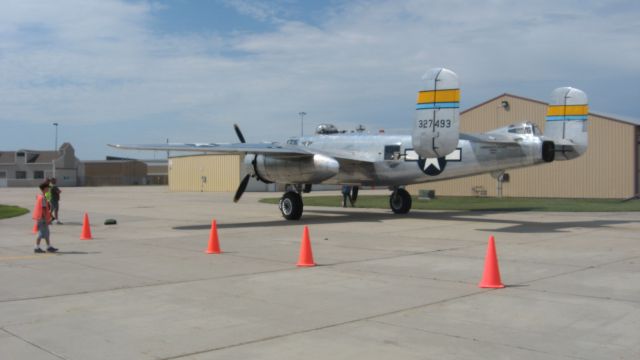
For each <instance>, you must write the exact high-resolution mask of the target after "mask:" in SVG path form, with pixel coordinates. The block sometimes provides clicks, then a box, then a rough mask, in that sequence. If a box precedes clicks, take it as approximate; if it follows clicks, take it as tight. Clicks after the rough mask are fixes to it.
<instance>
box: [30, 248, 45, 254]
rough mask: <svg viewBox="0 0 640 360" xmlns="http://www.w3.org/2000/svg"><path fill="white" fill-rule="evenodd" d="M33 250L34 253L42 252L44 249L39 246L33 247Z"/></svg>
mask: <svg viewBox="0 0 640 360" xmlns="http://www.w3.org/2000/svg"><path fill="white" fill-rule="evenodd" d="M33 252H34V253H36V254H42V253H44V250H42V249H40V248H35V249H33Z"/></svg>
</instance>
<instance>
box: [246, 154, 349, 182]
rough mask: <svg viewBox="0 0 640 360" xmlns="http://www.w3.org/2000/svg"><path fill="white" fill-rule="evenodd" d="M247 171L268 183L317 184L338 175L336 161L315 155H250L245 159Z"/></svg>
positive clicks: (338, 166)
mask: <svg viewBox="0 0 640 360" xmlns="http://www.w3.org/2000/svg"><path fill="white" fill-rule="evenodd" d="M244 166H245V168H246V169H247V171H248V172H249V173H251V174H254V175H255V176H256V177H257V178H258V179H259V180H261V181H263V182H266V183H272V182H275V183H282V184H303V183H304V184H315V183H319V182H322V181H324V180H327V179H329V178H332V177H334V176H336V175H337V174H338V171H339V170H340V164H339V163H338V161H336V159H334V158H331V157H328V156H324V155H320V154H315V155H313V156H303V157H282V156H277V155H263V154H258V155H256V154H248V155H247V156H245V158H244Z"/></svg>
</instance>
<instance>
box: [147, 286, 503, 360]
mask: <svg viewBox="0 0 640 360" xmlns="http://www.w3.org/2000/svg"><path fill="white" fill-rule="evenodd" d="M491 291H492V290H481V291H474V292H472V293H468V294H464V295H460V296H455V297H451V298H447V299H442V300H438V301H434V302H430V303H426V304H420V305H415V306H410V307H407V308H402V309H396V310H392V311H387V312H384V313H379V314H374V315H369V316H364V317H361V318H357V319H351V320H347V321H342V322H337V323H333V324H327V325H323V326H317V327H314V328H310V329H304V330H298V331H292V332H288V333H284V334H278V335H273V336H267V337H263V338H259V339H253V340H247V341H242V342H238V343H235V344H229V345H224V346H219V347H215V348H211V349H205V350H200V351H194V352H190V353H184V354H180V355H175V356H170V357H166V358H161V359H160V360H176V359H182V358H185V357H189V356H195V355H201V354H206V353H210V352H214V351H220V350H226V349H231V348H235V347H239V346H245V345H251V344H257V343H262V342H266V341H271V340H276V339H281V338H286V337H289V336H295V335H300V334H306V333H311V332H314V331H321V330H325V329H331V328H335V327H340V326H344V325H349V324H354V323H358V322H362V321H370V320H373V319H376V318H380V317H384V316H389V315H395V314H400V313H403V312H407V311H413V310H418V309H423V308H426V307H429V306H434V305H440V304H444V303H447V302H450V301H457V300H460V299H464V298H468V297H473V296H476V295H482V294H487V293H489V292H491Z"/></svg>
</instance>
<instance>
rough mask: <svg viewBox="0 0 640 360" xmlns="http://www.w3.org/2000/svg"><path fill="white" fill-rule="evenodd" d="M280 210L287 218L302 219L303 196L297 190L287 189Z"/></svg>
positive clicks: (281, 199)
mask: <svg viewBox="0 0 640 360" xmlns="http://www.w3.org/2000/svg"><path fill="white" fill-rule="evenodd" d="M279 207H280V212H281V213H282V216H283V217H284V218H285V219H287V220H300V217H301V216H302V207H303V205H302V196H300V194H298V193H297V192H295V191H287V192H286V193H284V195H282V198H280V205H279Z"/></svg>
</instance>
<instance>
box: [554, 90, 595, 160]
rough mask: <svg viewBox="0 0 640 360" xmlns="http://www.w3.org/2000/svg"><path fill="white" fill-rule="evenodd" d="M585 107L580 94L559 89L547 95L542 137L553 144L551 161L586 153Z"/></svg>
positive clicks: (586, 102) (586, 108)
mask: <svg viewBox="0 0 640 360" xmlns="http://www.w3.org/2000/svg"><path fill="white" fill-rule="evenodd" d="M588 116H589V105H588V99H587V94H585V93H584V91H582V90H579V89H576V88H572V87H561V88H557V89H555V90H553V92H552V93H551V103H549V108H548V110H547V121H546V123H545V127H544V137H545V138H546V139H549V140H552V141H553V142H554V144H555V151H556V156H555V160H571V159H574V158H577V157H578V156H580V155H582V154H583V153H584V152H585V151H587V145H588V137H587V119H588Z"/></svg>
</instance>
